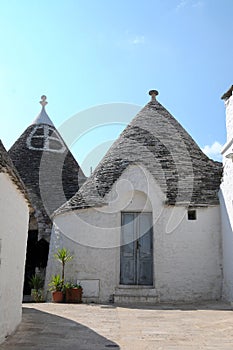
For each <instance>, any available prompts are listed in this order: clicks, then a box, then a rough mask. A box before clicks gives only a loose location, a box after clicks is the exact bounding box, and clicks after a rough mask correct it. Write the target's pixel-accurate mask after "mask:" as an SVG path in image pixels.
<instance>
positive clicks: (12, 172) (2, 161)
mask: <svg viewBox="0 0 233 350" xmlns="http://www.w3.org/2000/svg"><path fill="white" fill-rule="evenodd" d="M0 173H7V174H8V175H9V176H10V178H11V180H12V182H13V183H14V184H15V185H16V187H17V188H18V190H19V191H20V192H21V193H22V194H23V196H24V197H25V199H26V201H27V202H28V204H29V207H30V201H29V198H28V195H27V191H26V189H25V186H24V184H23V182H22V180H21V178H20V176H19V174H18V172H17V170H16V168H15V167H14V165H13V162H12V160H11V158H10V157H9V155H8V153H7V151H6V149H5V147H4V146H3V143H2V141H1V140H0ZM30 209H31V208H30Z"/></svg>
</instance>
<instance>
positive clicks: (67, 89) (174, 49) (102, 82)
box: [0, 0, 233, 172]
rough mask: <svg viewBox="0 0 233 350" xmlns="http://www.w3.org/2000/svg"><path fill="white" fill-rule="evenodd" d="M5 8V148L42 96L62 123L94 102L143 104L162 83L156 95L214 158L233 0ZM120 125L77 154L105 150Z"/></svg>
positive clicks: (0, 77) (9, 4)
mask: <svg viewBox="0 0 233 350" xmlns="http://www.w3.org/2000/svg"><path fill="white" fill-rule="evenodd" d="M0 6H1V8H0V42H1V55H0V92H1V135H0V138H1V139H2V141H3V143H4V145H5V146H6V148H7V149H8V148H9V147H10V146H11V145H12V144H13V143H14V141H15V140H16V139H17V138H18V137H19V136H20V134H21V133H22V132H23V131H24V130H25V129H26V128H27V126H28V125H29V124H30V123H31V122H32V120H33V119H34V118H35V117H36V115H37V114H38V113H39V111H40V105H39V104H38V102H39V100H40V96H41V95H42V94H45V95H47V96H48V102H49V104H48V106H47V112H48V114H49V116H50V118H51V119H52V121H53V122H54V124H55V125H56V126H57V127H58V128H59V126H61V125H63V124H64V122H66V120H68V119H69V118H71V117H72V116H74V115H77V114H79V112H80V111H84V110H86V109H89V108H91V107H93V106H96V105H102V104H108V105H109V104H111V103H123V104H124V103H125V104H132V105H136V106H143V105H145V104H146V103H147V102H148V101H149V96H148V91H149V90H150V89H157V90H158V91H159V96H158V100H159V101H160V102H161V103H162V104H163V105H164V106H165V107H166V108H167V109H168V110H169V111H170V112H171V113H172V114H173V116H174V117H175V118H176V119H177V120H178V121H179V122H180V123H181V124H182V125H183V126H184V127H185V128H186V130H187V131H188V132H189V133H190V134H191V136H192V137H193V138H194V139H195V141H196V142H197V143H198V145H199V146H200V147H201V148H204V147H205V146H206V148H205V149H206V150H207V151H209V153H210V154H211V151H212V154H211V155H212V157H217V155H216V153H218V152H219V148H220V146H219V145H218V144H220V145H223V144H224V143H225V138H226V136H225V107H224V103H223V101H221V99H220V97H221V95H222V94H223V93H224V92H225V91H226V90H227V89H228V88H229V87H230V86H231V85H232V84H233V77H232V62H233V45H232V44H231V43H232V33H233V21H232V16H233V1H232V0H223V1H217V0H144V1H139V0H138V1H135V0H134V1H131V0H125V1H123V0H118V1H109V0H98V1H97V0H89V1H80V0H50V1H44V0H40V1H39V0H38V1H37V0H34V1H29V0H27V1H26V0H21V1H18V0H0ZM132 111H134V108H132ZM135 111H136V109H135ZM131 118H132V116H131V115H130V113H126V115H125V116H124V118H123V119H124V121H125V122H128V121H129V120H130V119H131ZM93 119H95V120H94V121H93V125H98V118H97V117H96V116H95V114H93ZM110 122H111V123H112V122H113V120H112V117H110ZM81 123H82V115H81V117H80V124H81ZM111 123H110V124H111ZM117 123H118V124H117ZM77 128H78V126H77ZM122 128H123V122H122V120H121V118H119V120H117V118H116V120H115V124H114V126H113V127H112V128H111V125H107V126H105V127H104V128H102V130H100V129H99V128H96V129H98V130H94V131H93V133H91V132H89V135H86V138H82V140H81V141H80V146H78V145H77V144H78V142H79V141H77V142H76V144H74V145H73V146H72V147H73V148H72V151H73V152H74V153H75V156H76V158H77V160H78V161H79V162H80V163H82V162H83V161H84V160H85V158H88V154H89V153H90V152H92V153H93V152H94V148H95V147H98V152H100V153H101V152H103V150H101V151H100V149H102V148H101V144H105V146H106V145H107V146H106V147H105V148H103V149H105V150H106V148H107V147H108V146H109V144H110V143H111V140H112V139H114V138H115V137H116V136H117V134H118V133H119V131H120V130H121V129H122ZM61 129H62V128H61ZM92 129H93V128H92ZM77 134H78V130H77ZM100 135H101V137H102V139H100ZM64 137H65V136H64ZM95 140H96V145H95ZM90 141H91V142H90ZM213 145H214V146H213ZM208 147H209V148H208ZM80 153H82V154H80ZM93 162H94V161H93ZM87 163H88V162H87ZM91 165H92V164H91V160H90V162H89V163H88V164H87V165H85V167H86V169H88V167H90V166H91ZM94 165H95V164H93V166H94ZM86 172H88V170H86Z"/></svg>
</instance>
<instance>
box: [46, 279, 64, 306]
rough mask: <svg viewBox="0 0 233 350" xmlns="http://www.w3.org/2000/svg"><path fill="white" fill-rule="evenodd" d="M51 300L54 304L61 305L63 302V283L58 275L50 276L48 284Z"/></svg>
mask: <svg viewBox="0 0 233 350" xmlns="http://www.w3.org/2000/svg"><path fill="white" fill-rule="evenodd" d="M49 287H50V289H49V290H50V291H51V292H52V299H53V302H55V303H61V302H63V300H64V282H63V280H62V278H61V276H60V275H52V278H51V282H50V283H49Z"/></svg>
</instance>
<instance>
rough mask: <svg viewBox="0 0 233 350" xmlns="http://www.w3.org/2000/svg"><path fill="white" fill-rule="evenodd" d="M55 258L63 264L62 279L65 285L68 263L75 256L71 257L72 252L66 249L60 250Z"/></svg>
mask: <svg viewBox="0 0 233 350" xmlns="http://www.w3.org/2000/svg"><path fill="white" fill-rule="evenodd" d="M54 258H55V259H56V260H58V261H59V262H60V263H61V264H62V274H61V278H62V281H63V283H64V280H65V265H66V263H67V262H69V261H71V260H72V259H73V255H71V253H70V251H69V250H68V249H66V248H61V249H58V251H57V253H56V254H54Z"/></svg>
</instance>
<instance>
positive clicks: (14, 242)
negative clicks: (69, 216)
mask: <svg viewBox="0 0 233 350" xmlns="http://www.w3.org/2000/svg"><path fill="white" fill-rule="evenodd" d="M28 219H29V214H28V205H27V203H26V201H25V198H24V197H23V195H22V194H21V192H20V191H19V190H18V189H17V188H16V186H15V185H14V184H13V183H12V181H11V180H10V178H9V177H8V175H7V174H4V173H0V281H1V282H0V343H1V342H2V341H4V339H5V337H6V336H8V335H9V334H11V333H12V332H13V331H14V330H15V328H16V327H17V326H18V324H19V323H20V321H21V315H22V297H23V281H24V266H25V257H26V244H27V231H28Z"/></svg>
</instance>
